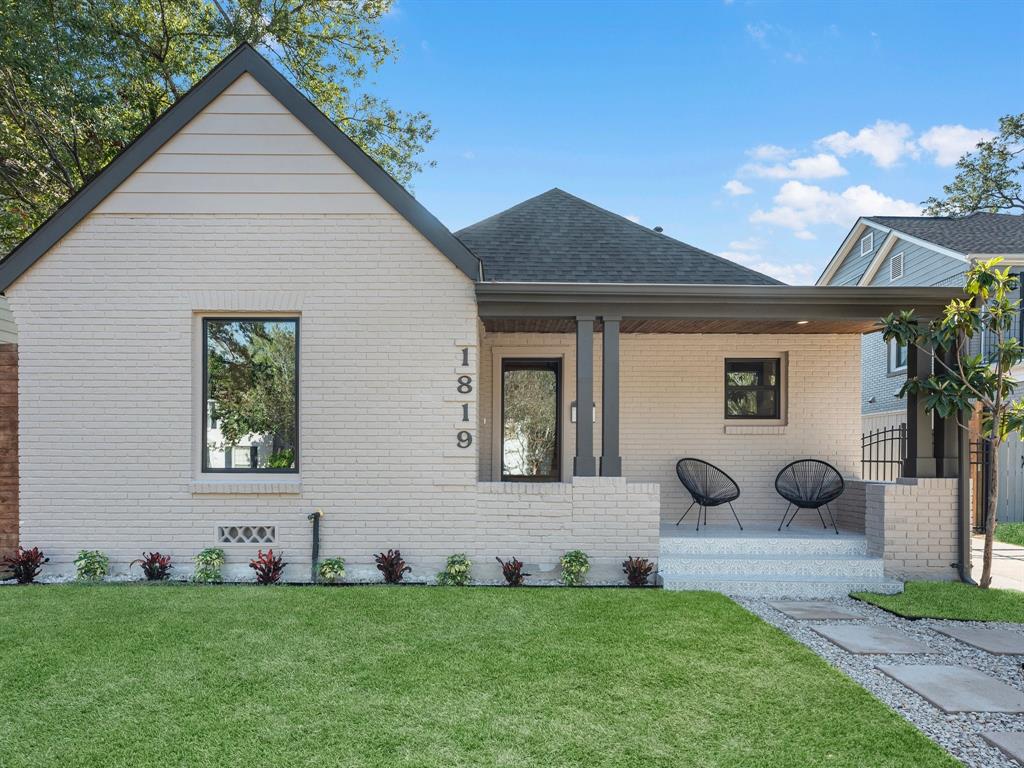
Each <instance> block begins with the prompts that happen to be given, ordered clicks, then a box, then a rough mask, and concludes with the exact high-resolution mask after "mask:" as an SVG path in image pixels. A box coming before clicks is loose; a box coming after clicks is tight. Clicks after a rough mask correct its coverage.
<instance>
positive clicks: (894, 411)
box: [817, 212, 1024, 520]
mask: <svg viewBox="0 0 1024 768" xmlns="http://www.w3.org/2000/svg"><path fill="white" fill-rule="evenodd" d="M996 256H1000V257H1002V258H1003V259H1005V264H1006V265H1007V266H1010V267H1020V268H1022V269H1024V216H1015V215H1011V214H1005V213H980V212H979V213H974V214H971V215H969V216H963V217H959V218H953V217H949V216H865V217H863V218H860V219H858V220H857V223H856V224H855V225H854V226H853V229H852V230H850V233H849V235H847V237H846V239H845V240H844V241H843V243H842V245H841V246H840V247H839V250H838V251H836V254H835V256H834V257H833V258H832V261H831V262H829V264H828V266H827V267H826V268H825V271H824V272H823V273H822V275H821V277H820V278H818V282H817V285H819V286H841V285H860V286H899V287H904V286H954V287H956V286H961V285H963V280H964V272H965V271H966V270H967V268H968V266H969V265H970V263H971V262H972V261H974V260H979V259H990V258H994V257H996ZM984 344H985V341H984V340H979V349H978V350H977V351H983V349H984ZM906 362H907V360H906V350H904V349H900V348H898V347H897V345H895V344H892V343H890V344H886V343H885V342H884V341H883V340H882V337H881V334H878V333H873V334H868V335H866V336H864V337H863V339H862V341H861V402H862V413H863V426H862V428H863V430H864V431H865V432H868V431H871V430H875V429H882V428H885V427H893V426H897V425H899V424H901V423H903V422H904V421H905V420H906V404H905V403H904V402H903V401H902V400H901V399H900V398H899V397H898V396H897V393H898V392H899V389H900V386H901V385H902V383H903V381H904V380H905V377H906V370H907V368H906ZM1020 377H1022V378H1024V371H1021V375H1020ZM1003 454H1004V455H1003V467H1004V475H1003V478H1004V480H1003V482H1002V483H1001V485H1002V493H1001V508H1000V518H1001V519H1003V520H1022V519H1024V472H1022V471H1021V469H1022V461H1024V446H1022V444H1021V443H1019V442H1013V443H1011V444H1008V445H1006V446H1004V450H1003Z"/></svg>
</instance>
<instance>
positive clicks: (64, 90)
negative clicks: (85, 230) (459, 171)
mask: <svg viewBox="0 0 1024 768" xmlns="http://www.w3.org/2000/svg"><path fill="white" fill-rule="evenodd" d="M391 4H392V0H0V254H6V253H7V252H8V251H9V250H10V249H11V248H13V247H14V246H15V245H17V243H19V242H20V241H21V240H22V239H24V237H25V236H26V235H28V234H29V233H31V232H32V230H33V229H35V228H36V227H37V226H38V225H39V224H40V223H42V222H43V221H44V220H45V219H46V218H47V217H48V216H49V215H50V214H51V213H53V211H54V210H56V208H57V207H58V206H59V205H61V204H62V203H63V202H64V201H65V200H67V199H68V198H69V197H71V195H73V194H74V193H75V192H77V191H78V190H79V189H80V188H81V187H82V186H83V185H85V184H86V183H88V182H89V180H90V179H92V178H93V177H94V176H95V175H96V174H97V173H99V172H100V171H101V170H102V169H103V167H104V166H106V164H107V163H109V162H110V160H111V159H112V158H113V157H114V156H115V155H116V154H117V153H118V152H119V151H120V150H121V149H123V148H124V147H125V146H126V145H127V144H128V143H129V142H131V141H132V140H133V139H134V138H135V137H136V136H138V135H139V134H140V133H142V132H143V131H144V130H145V129H146V128H147V127H148V126H149V125H150V123H152V122H153V121H154V120H155V119H156V118H157V117H158V116H159V115H160V114H161V113H162V112H163V111H164V110H165V109H167V108H168V107H169V106H171V105H172V104H173V103H174V102H175V101H177V100H178V99H179V98H180V97H181V96H182V95H183V94H184V93H185V92H186V91H187V90H188V89H189V87H190V86H191V85H192V84H193V83H195V82H196V80H198V79H199V78H200V77H202V76H203V75H204V74H206V72H207V71H209V70H210V69H211V68H212V67H213V66H214V65H215V64H216V63H217V62H218V61H219V60H220V59H221V58H223V57H224V56H225V55H226V54H227V53H228V52H229V51H231V50H232V49H233V48H235V47H236V46H237V45H238V44H240V43H242V42H249V43H250V44H252V45H253V46H254V47H255V48H257V49H258V50H259V51H261V52H262V53H263V55H265V56H267V57H268V58H270V59H271V61H273V62H274V63H275V64H276V65H277V66H278V67H280V68H281V69H282V70H283V71H284V72H285V73H286V75H287V76H288V77H289V78H290V79H291V80H292V82H293V83H294V84H295V85H296V86H297V87H298V88H299V90H301V91H302V92H303V93H304V94H305V95H306V96H308V97H309V98H310V99H311V100H312V101H313V103H314V104H316V105H317V106H318V107H319V108H320V109H321V110H322V111H323V112H324V113H325V114H326V115H327V116H328V117H329V118H330V119H331V120H333V121H334V122H335V123H337V124H338V126H340V127H341V128H342V130H344V131H345V132H346V133H347V134H348V135H349V136H350V137H351V138H352V139H353V140H354V141H355V142H356V143H357V144H359V146H361V147H362V148H363V149H364V150H365V151H366V152H367V153H368V154H369V155H370V156H372V157H373V158H374V159H375V160H376V161H377V162H378V163H380V164H381V166H383V167H384V169H385V170H387V171H388V172H389V173H391V174H392V175H393V176H395V178H397V179H398V180H399V181H401V182H403V183H407V182H408V181H409V180H410V179H411V178H412V176H413V175H414V174H415V173H417V172H419V171H420V170H422V167H423V164H422V163H421V162H420V161H419V160H417V156H418V155H419V154H420V153H421V152H422V151H423V149H424V147H425V145H426V143H427V142H429V141H430V140H431V139H432V138H433V136H434V133H435V132H434V129H433V127H432V125H431V123H430V120H429V118H428V117H427V115H425V114H424V113H422V112H414V113H405V112H401V111H399V110H397V109H395V108H393V107H392V106H391V105H390V104H389V103H388V102H387V101H385V100H383V99H381V98H380V97H378V96H375V95H372V94H370V93H367V92H366V91H365V90H364V86H365V84H366V80H367V77H368V76H369V75H370V74H371V73H372V72H374V71H376V70H377V69H378V68H379V67H380V66H381V65H382V64H383V63H384V62H385V61H387V60H388V59H391V58H393V57H394V56H395V55H396V48H395V45H394V43H393V42H392V41H389V40H387V39H385V38H384V37H383V36H382V35H381V34H380V32H379V31H378V29H377V28H378V26H379V22H380V20H381V19H382V18H383V16H384V15H385V14H386V13H387V12H388V10H389V9H390V7H391Z"/></svg>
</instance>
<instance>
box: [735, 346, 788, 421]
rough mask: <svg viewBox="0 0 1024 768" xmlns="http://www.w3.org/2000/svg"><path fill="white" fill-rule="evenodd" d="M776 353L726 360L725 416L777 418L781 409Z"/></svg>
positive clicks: (778, 365) (780, 389)
mask: <svg viewBox="0 0 1024 768" xmlns="http://www.w3.org/2000/svg"><path fill="white" fill-rule="evenodd" d="M780 363H781V361H780V360H779V358H777V357H773V358H757V359H727V360H726V361H725V418H727V419H777V418H779V414H780V412H781V408H780V400H781V394H782V386H781V385H782V380H781V379H782V377H781V375H780V371H781V368H782V366H781V364H780Z"/></svg>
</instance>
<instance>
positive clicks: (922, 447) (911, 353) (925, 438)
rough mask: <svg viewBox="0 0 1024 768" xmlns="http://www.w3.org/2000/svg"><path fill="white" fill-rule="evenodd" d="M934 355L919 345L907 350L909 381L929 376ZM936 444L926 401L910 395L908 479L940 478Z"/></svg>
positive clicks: (905, 475) (908, 398) (905, 469)
mask: <svg viewBox="0 0 1024 768" xmlns="http://www.w3.org/2000/svg"><path fill="white" fill-rule="evenodd" d="M931 365H932V356H931V352H930V351H929V350H927V349H921V348H920V347H918V346H917V345H916V344H913V345H911V346H910V349H908V350H907V378H908V379H911V378H913V377H915V376H928V375H929V374H930V373H931ZM937 474H938V473H937V472H936V462H935V442H934V438H933V437H932V423H931V414H930V413H928V412H927V411H925V408H924V398H923V397H919V396H917V395H912V394H908V395H907V458H906V460H905V461H904V462H903V476H904V477H936V475H937Z"/></svg>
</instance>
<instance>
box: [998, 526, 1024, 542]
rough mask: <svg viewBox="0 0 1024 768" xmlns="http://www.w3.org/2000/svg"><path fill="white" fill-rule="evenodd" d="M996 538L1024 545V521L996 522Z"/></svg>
mask: <svg viewBox="0 0 1024 768" xmlns="http://www.w3.org/2000/svg"><path fill="white" fill-rule="evenodd" d="M995 540H996V541H1001V542H1003V543H1004V544H1016V545H1017V546H1018V547H1024V523H996V532H995Z"/></svg>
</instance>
